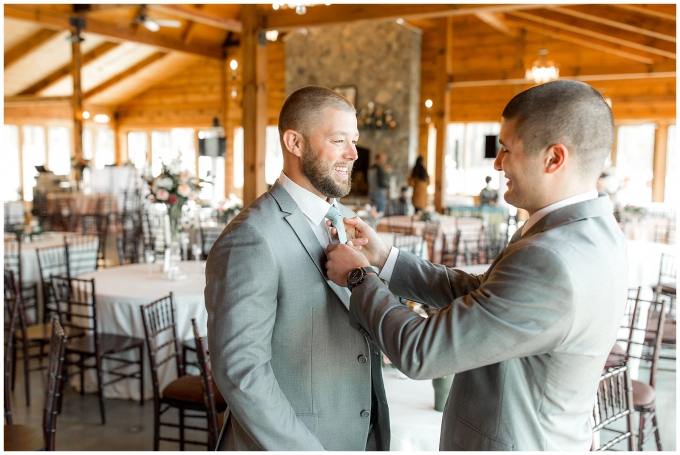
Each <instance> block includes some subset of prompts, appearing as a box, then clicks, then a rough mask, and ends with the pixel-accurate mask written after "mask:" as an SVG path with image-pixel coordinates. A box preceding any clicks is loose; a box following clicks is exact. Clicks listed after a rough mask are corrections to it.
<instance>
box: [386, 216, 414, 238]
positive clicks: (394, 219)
mask: <svg viewBox="0 0 680 455" xmlns="http://www.w3.org/2000/svg"><path fill="white" fill-rule="evenodd" d="M385 223H386V225H387V231H388V232H394V233H395V234H407V235H411V234H413V219H412V218H411V217H410V216H388V217H385Z"/></svg>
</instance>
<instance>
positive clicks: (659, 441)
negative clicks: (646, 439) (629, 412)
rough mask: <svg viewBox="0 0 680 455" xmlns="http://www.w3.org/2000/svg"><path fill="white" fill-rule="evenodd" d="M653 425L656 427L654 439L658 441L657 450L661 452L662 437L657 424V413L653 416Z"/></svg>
mask: <svg viewBox="0 0 680 455" xmlns="http://www.w3.org/2000/svg"><path fill="white" fill-rule="evenodd" d="M652 425H653V426H654V439H656V450H658V451H659V452H661V451H662V450H663V449H662V448H661V435H660V434H659V425H658V424H657V423H656V412H654V414H652Z"/></svg>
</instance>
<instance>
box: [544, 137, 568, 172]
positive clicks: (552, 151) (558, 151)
mask: <svg viewBox="0 0 680 455" xmlns="http://www.w3.org/2000/svg"><path fill="white" fill-rule="evenodd" d="M569 158H570V152H569V149H568V148H567V147H566V146H565V145H564V144H553V145H551V146H549V147H548V148H547V149H546V153H545V172H546V173H548V174H555V173H556V172H558V171H559V170H560V169H562V168H563V167H564V166H565V165H566V164H567V161H568V160H569Z"/></svg>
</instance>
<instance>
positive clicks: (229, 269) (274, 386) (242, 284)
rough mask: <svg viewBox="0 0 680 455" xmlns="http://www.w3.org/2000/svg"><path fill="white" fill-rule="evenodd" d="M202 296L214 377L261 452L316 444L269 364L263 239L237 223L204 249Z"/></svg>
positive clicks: (268, 285) (272, 282) (269, 296)
mask: <svg viewBox="0 0 680 455" xmlns="http://www.w3.org/2000/svg"><path fill="white" fill-rule="evenodd" d="M206 279H207V281H206V288H205V299H206V308H207V310H208V341H209V345H210V358H211V361H212V368H213V377H214V378H215V381H216V382H217V385H218V387H219V389H220V391H221V392H222V395H223V396H224V398H225V400H226V402H227V405H228V406H229V409H230V411H231V412H232V414H233V417H234V418H235V419H236V420H237V421H238V422H239V423H240V424H241V426H242V427H243V428H244V430H245V431H246V432H247V433H248V435H249V436H250V437H251V438H252V439H253V440H254V441H255V442H256V443H257V444H258V445H259V446H260V447H261V448H262V449H265V450H286V451H295V450H323V446H322V445H321V443H320V442H319V440H318V439H317V438H316V437H315V436H314V435H313V434H312V433H311V432H310V431H309V429H308V428H307V426H306V425H305V424H304V423H303V422H302V421H300V420H299V419H298V418H297V417H296V415H295V411H294V409H293V408H292V406H291V404H290V402H289V401H288V399H287V398H286V396H285V395H284V394H283V392H282V391H281V389H280V387H279V385H278V382H277V380H276V377H275V376H274V372H273V370H272V366H271V364H270V361H271V357H272V349H271V339H272V333H273V330H274V323H275V320H276V309H277V293H278V286H279V276H278V269H277V263H276V259H275V257H274V255H273V253H272V251H271V249H270V246H269V242H268V239H267V238H266V237H265V236H263V235H262V233H260V232H259V231H258V230H257V229H255V228H253V227H252V226H249V225H246V224H241V225H238V226H236V227H235V228H234V229H231V230H229V231H227V232H225V233H224V234H223V235H222V236H220V238H219V239H218V241H217V242H216V243H215V245H214V246H213V248H212V249H211V251H210V257H209V260H208V265H207V268H206Z"/></svg>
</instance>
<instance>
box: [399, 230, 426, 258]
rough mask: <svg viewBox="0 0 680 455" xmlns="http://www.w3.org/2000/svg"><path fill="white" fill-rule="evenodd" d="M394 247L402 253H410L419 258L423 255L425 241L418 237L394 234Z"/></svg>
mask: <svg viewBox="0 0 680 455" xmlns="http://www.w3.org/2000/svg"><path fill="white" fill-rule="evenodd" d="M392 246H394V247H395V248H399V249H400V250H402V251H408V252H409V253H411V254H414V255H416V256H418V257H422V255H423V239H422V238H421V237H418V236H417V235H410V234H398V233H397V234H394V240H393V241H392Z"/></svg>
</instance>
